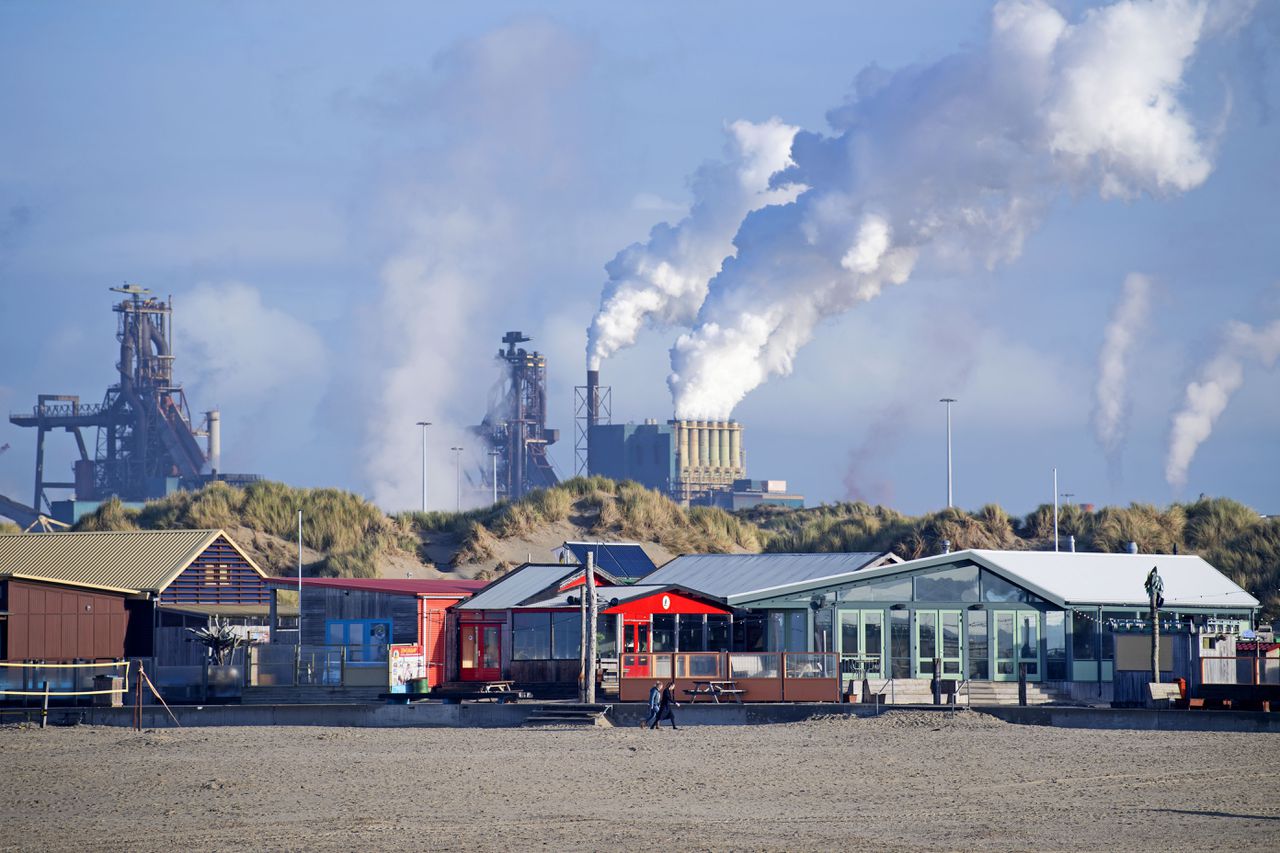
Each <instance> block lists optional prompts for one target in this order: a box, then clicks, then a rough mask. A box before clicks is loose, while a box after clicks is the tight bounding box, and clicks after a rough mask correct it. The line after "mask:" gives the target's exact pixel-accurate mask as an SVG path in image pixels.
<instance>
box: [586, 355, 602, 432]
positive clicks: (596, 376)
mask: <svg viewBox="0 0 1280 853" xmlns="http://www.w3.org/2000/svg"><path fill="white" fill-rule="evenodd" d="M599 422H600V371H598V370H588V371H587V429H588V430H590V429H591V427H593V426H595V425H596V424H598V423H599ZM589 439H590V436H588V440H589Z"/></svg>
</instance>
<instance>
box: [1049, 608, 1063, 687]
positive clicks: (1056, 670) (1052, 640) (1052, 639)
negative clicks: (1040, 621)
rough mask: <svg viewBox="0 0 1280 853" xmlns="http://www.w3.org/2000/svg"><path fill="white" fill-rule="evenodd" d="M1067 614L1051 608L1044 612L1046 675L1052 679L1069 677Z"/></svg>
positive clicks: (1059, 679)
mask: <svg viewBox="0 0 1280 853" xmlns="http://www.w3.org/2000/svg"><path fill="white" fill-rule="evenodd" d="M1066 617H1067V614H1066V613H1064V612H1062V611H1061V610H1050V611H1048V612H1046V613H1045V614H1044V658H1045V677H1046V678H1048V679H1049V680H1050V681H1065V680H1066V678H1067V624H1066V623H1067V618H1066Z"/></svg>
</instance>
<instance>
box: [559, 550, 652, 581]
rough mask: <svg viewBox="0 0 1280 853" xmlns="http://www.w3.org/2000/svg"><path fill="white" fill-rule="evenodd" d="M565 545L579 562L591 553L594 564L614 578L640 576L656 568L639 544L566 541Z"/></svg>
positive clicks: (583, 561) (583, 560)
mask: <svg viewBox="0 0 1280 853" xmlns="http://www.w3.org/2000/svg"><path fill="white" fill-rule="evenodd" d="M566 547H567V548H568V549H569V551H570V552H571V553H572V554H573V556H574V559H576V560H577V561H578V563H580V564H581V563H585V562H586V561H587V552H591V553H593V554H594V556H595V564H596V565H597V566H599V567H600V568H602V569H604V570H605V571H606V572H608V573H609V574H611V575H613V576H614V577H616V578H642V577H644V576H645V575H647V574H649V573H650V572H652V571H653V570H654V569H656V568H657V566H655V565H654V563H653V560H650V559H649V555H648V554H646V553H645V552H644V549H643V548H641V547H640V546H639V545H633V544H618V543H613V544H611V543H608V542H601V543H597V542H568V543H566Z"/></svg>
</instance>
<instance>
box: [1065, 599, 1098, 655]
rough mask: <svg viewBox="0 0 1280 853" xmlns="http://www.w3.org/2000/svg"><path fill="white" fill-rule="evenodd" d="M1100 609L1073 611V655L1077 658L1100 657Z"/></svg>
mask: <svg viewBox="0 0 1280 853" xmlns="http://www.w3.org/2000/svg"><path fill="white" fill-rule="evenodd" d="M1097 615H1098V611H1096V610H1094V611H1092V612H1090V611H1087V610H1085V611H1080V610H1072V611H1071V656H1072V658H1074V659H1075V660H1097V659H1098V625H1097V623H1096V622H1095V621H1094V619H1096V618H1097Z"/></svg>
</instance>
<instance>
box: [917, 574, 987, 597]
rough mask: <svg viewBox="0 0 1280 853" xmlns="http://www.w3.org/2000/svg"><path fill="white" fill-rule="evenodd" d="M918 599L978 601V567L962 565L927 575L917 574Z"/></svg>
mask: <svg viewBox="0 0 1280 853" xmlns="http://www.w3.org/2000/svg"><path fill="white" fill-rule="evenodd" d="M914 583H915V600H916V601H977V600H978V567H977V566H961V567H960V568H956V569H946V570H944V571H941V572H933V573H932V574H927V575H917V576H916V578H915V579H914Z"/></svg>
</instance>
